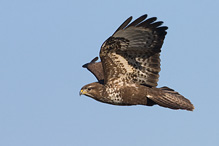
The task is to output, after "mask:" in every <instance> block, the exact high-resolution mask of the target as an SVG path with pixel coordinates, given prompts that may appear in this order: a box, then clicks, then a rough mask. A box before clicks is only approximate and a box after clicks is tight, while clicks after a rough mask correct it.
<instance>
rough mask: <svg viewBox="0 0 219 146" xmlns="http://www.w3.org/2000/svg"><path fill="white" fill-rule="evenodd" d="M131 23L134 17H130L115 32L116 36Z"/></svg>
mask: <svg viewBox="0 0 219 146" xmlns="http://www.w3.org/2000/svg"><path fill="white" fill-rule="evenodd" d="M131 21H132V16H130V17H129V18H128V19H126V20H125V21H124V22H123V23H122V24H121V25H120V26H119V28H118V29H117V30H116V31H115V32H114V34H115V33H116V32H117V31H119V30H121V29H123V28H125V27H126V26H127V25H128V24H129V23H130V22H131ZM114 34H113V35H114Z"/></svg>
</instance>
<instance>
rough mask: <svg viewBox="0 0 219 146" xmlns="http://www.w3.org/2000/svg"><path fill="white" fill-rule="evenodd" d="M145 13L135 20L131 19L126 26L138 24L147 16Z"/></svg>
mask: <svg viewBox="0 0 219 146" xmlns="http://www.w3.org/2000/svg"><path fill="white" fill-rule="evenodd" d="M147 16H148V15H147V14H145V15H142V16H141V17H139V18H137V19H136V20H135V21H133V22H132V23H131V24H129V25H128V26H127V27H126V28H128V27H130V26H136V25H138V24H139V23H140V22H142V21H143V20H145V19H146V18H147Z"/></svg>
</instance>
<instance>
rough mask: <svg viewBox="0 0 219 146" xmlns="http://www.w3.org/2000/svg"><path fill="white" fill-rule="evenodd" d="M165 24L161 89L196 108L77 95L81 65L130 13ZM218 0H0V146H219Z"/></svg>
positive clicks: (88, 78)
mask: <svg viewBox="0 0 219 146" xmlns="http://www.w3.org/2000/svg"><path fill="white" fill-rule="evenodd" d="M143 14H148V15H149V17H154V16H155V17H158V20H161V21H164V25H166V26H168V27H169V29H168V33H167V36H166V39H165V42H164V45H163V48H162V54H161V64H162V65H161V67H162V70H161V72H160V80H159V85H158V86H159V87H161V86H168V87H171V88H173V89H175V90H176V91H178V92H179V93H181V94H182V95H184V96H185V97H187V98H188V99H190V100H191V102H192V103H193V104H194V106H195V110H194V111H193V112H188V111H183V110H170V109H167V108H162V107H159V106H153V107H147V106H131V107H119V106H113V105H108V104H103V103H100V102H97V101H95V100H93V99H91V98H88V97H86V96H79V90H80V88H81V87H82V86H83V85H85V84H88V83H91V82H94V81H96V79H95V77H94V76H93V75H92V74H91V73H89V72H88V71H87V70H86V69H83V68H82V67H81V66H82V65H83V64H84V63H87V62H89V61H90V60H91V59H93V58H94V57H95V56H98V54H99V49H100V46H101V45H102V43H103V42H104V40H105V39H107V38H108V37H109V36H110V35H112V34H113V32H114V31H115V30H116V29H117V28H118V26H119V25H120V24H121V23H122V22H123V21H124V20H125V19H126V18H128V17H129V16H133V17H134V18H137V17H139V16H141V15H143ZM218 29H219V1H217V0H183V1H176V0H165V1H164V0H163V1H162V0H160V1H157V0H133V1H130V0H111V1H103V0H94V1H84V0H77V1H76V0H53V1H52V0H0V145H1V146H143V145H144V146H145V145H148V146H192V145H196V146H206V145H209V146H216V145H219V126H218V124H219V113H218V112H219V108H218V103H219V89H218V82H219V78H218V76H219V59H218V56H219V55H218V54H219V47H218V43H219V30H218Z"/></svg>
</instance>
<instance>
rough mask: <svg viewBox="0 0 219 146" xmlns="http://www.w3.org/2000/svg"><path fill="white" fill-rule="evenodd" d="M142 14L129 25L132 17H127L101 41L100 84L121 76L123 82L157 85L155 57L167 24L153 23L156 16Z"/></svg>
mask: <svg viewBox="0 0 219 146" xmlns="http://www.w3.org/2000/svg"><path fill="white" fill-rule="evenodd" d="M146 17H147V15H143V16H141V17H139V18H138V19H136V20H135V21H133V22H132V23H131V24H129V22H130V21H131V19H132V17H129V18H128V19H127V20H126V21H125V22H124V23H123V24H122V25H121V26H120V27H119V28H118V29H117V30H116V32H115V33H114V34H113V35H112V36H111V37H110V38H108V39H107V40H106V41H105V42H104V43H103V45H102V47H101V50H100V58H101V61H102V66H103V72H104V83H107V82H108V81H110V80H113V79H115V78H121V79H122V80H123V81H125V82H134V83H139V84H144V85H147V86H151V87H155V86H157V82H158V78H159V71H160V57H159V56H160V51H161V47H162V44H163V40H164V38H165V35H166V29H167V27H166V26H161V24H162V23H163V22H161V21H157V22H155V21H156V19H157V18H156V17H153V18H149V19H146ZM145 19H146V20H145ZM128 24H129V25H128Z"/></svg>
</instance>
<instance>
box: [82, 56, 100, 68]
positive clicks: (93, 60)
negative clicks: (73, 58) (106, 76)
mask: <svg viewBox="0 0 219 146" xmlns="http://www.w3.org/2000/svg"><path fill="white" fill-rule="evenodd" d="M97 60H98V57H95V58H94V59H92V60H91V61H90V62H89V63H86V64H84V65H82V67H83V68H87V67H88V65H89V64H90V63H95V62H96V61H97Z"/></svg>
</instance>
